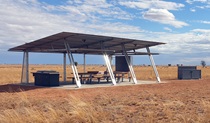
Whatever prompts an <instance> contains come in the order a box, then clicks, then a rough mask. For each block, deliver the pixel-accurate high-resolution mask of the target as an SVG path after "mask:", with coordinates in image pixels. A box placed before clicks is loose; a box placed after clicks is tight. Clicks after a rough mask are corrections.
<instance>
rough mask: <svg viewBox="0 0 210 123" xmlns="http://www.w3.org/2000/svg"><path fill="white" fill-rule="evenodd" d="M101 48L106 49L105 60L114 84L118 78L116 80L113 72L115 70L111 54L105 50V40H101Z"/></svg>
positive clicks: (104, 52)
mask: <svg viewBox="0 0 210 123" xmlns="http://www.w3.org/2000/svg"><path fill="white" fill-rule="evenodd" d="M101 49H102V50H104V51H103V55H104V60H105V63H106V66H107V69H108V71H109V76H110V78H111V80H112V84H113V85H116V80H115V77H114V73H113V70H112V66H111V62H110V58H109V56H108V55H107V53H106V51H105V48H104V44H103V42H101Z"/></svg>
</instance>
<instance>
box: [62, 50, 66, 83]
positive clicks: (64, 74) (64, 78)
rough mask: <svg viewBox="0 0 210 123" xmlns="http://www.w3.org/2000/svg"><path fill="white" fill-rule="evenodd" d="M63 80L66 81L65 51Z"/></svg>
mask: <svg viewBox="0 0 210 123" xmlns="http://www.w3.org/2000/svg"><path fill="white" fill-rule="evenodd" d="M63 81H64V82H66V53H63Z"/></svg>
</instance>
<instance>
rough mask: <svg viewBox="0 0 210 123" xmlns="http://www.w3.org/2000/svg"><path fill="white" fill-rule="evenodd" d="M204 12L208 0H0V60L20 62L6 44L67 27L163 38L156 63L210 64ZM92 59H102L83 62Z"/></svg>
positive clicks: (54, 58)
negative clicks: (163, 43)
mask: <svg viewBox="0 0 210 123" xmlns="http://www.w3.org/2000/svg"><path fill="white" fill-rule="evenodd" d="M209 13H210V0H170V1H169V0H167V1H164V0H132V1H130V0H0V16H1V17H0V64H3V63H7V64H19V63H22V57H23V54H22V53H15V52H8V51H7V50H8V49H9V48H11V47H14V46H17V45H20V44H24V43H26V42H31V41H34V40H37V39H39V38H43V37H45V36H48V35H52V34H55V33H58V32H63V31H69V32H78V33H88V34H99V35H106V36H115V37H124V38H132V39H142V40H152V41H160V42H165V43H167V44H166V45H162V46H156V47H153V48H152V49H151V51H152V52H159V53H161V54H160V55H159V56H155V57H154V58H155V61H156V63H157V64H158V65H164V64H184V65H199V64H200V61H201V60H204V61H206V63H207V65H210V55H209V53H210V51H209V50H210V16H209ZM142 51H146V49H142ZM82 58H83V57H82V56H79V55H76V56H75V59H76V61H78V62H79V63H82V61H83V60H82ZM95 59H100V60H97V63H98V64H103V63H104V61H103V58H102V57H99V56H88V57H87V62H88V63H90V64H94V63H95V61H96V60H95ZM30 63H33V64H40V63H45V64H46V63H49V64H51V63H52V64H56V63H58V64H62V55H61V54H56V55H52V54H36V53H32V54H30ZM134 63H135V64H149V58H148V57H147V56H138V57H135V59H134Z"/></svg>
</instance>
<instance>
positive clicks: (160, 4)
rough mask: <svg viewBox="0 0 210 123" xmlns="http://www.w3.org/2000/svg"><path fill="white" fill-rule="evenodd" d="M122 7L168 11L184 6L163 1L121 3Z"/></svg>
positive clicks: (143, 0) (144, 0) (140, 0)
mask: <svg viewBox="0 0 210 123" xmlns="http://www.w3.org/2000/svg"><path fill="white" fill-rule="evenodd" d="M119 4H120V5H123V6H127V7H129V8H138V9H150V8H155V9H167V10H178V9H180V8H182V7H184V4H180V3H175V2H167V1H162V0H151V1H149V0H148V1H146V0H139V1H138V2H133V1H132V2H131V1H126V2H125V1H124V2H119Z"/></svg>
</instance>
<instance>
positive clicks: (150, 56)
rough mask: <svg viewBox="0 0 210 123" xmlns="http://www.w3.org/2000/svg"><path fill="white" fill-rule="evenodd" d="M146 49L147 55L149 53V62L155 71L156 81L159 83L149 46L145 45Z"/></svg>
mask: <svg viewBox="0 0 210 123" xmlns="http://www.w3.org/2000/svg"><path fill="white" fill-rule="evenodd" d="M146 49H147V52H148V55H149V58H150V62H151V64H152V67H153V70H154V72H155V75H156V79H157V82H158V83H159V82H160V77H159V74H158V71H157V68H156V66H155V61H154V59H153V57H152V54H151V52H150V49H149V47H146Z"/></svg>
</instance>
